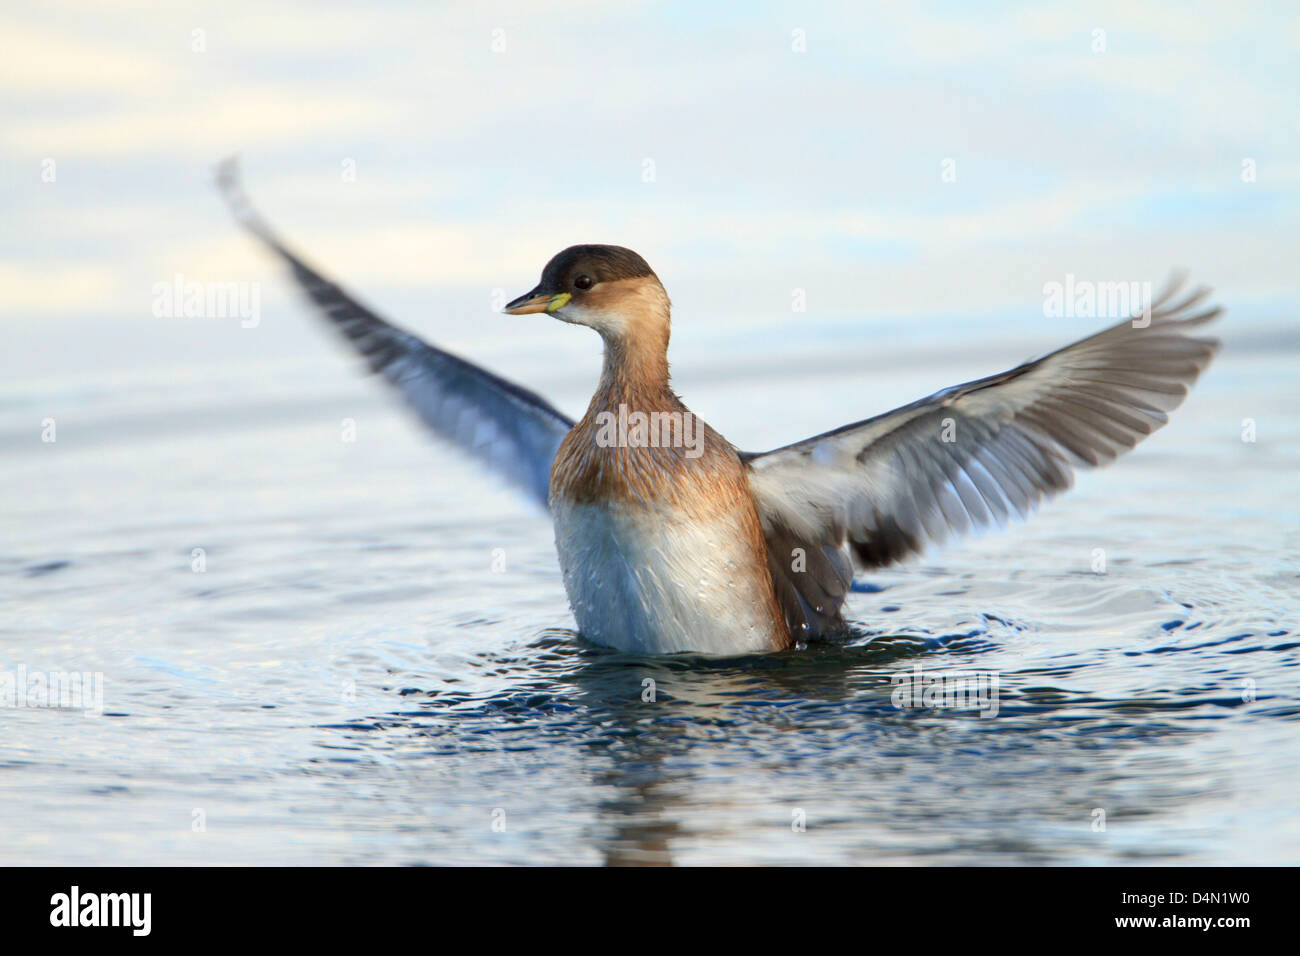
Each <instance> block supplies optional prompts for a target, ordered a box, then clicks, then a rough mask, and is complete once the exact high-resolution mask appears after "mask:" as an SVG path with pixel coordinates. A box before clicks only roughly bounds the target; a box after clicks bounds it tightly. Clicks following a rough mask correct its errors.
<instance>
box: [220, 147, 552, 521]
mask: <svg viewBox="0 0 1300 956" xmlns="http://www.w3.org/2000/svg"><path fill="white" fill-rule="evenodd" d="M217 182H218V185H219V186H220V187H221V191H222V193H223V195H224V196H225V198H226V201H227V202H228V203H229V204H230V208H231V210H232V212H233V213H234V215H235V218H236V219H237V220H238V221H239V223H240V224H241V225H243V226H244V228H246V229H247V230H248V231H249V232H251V233H252V234H253V235H254V236H256V237H257V238H258V239H260V240H261V241H262V242H263V243H265V244H266V246H267V247H269V248H270V249H271V250H272V251H273V252H275V253H276V254H277V255H279V256H280V258H282V259H283V260H284V261H285V262H287V263H288V264H289V268H290V269H292V270H293V277H294V278H295V279H296V280H297V281H298V285H299V286H300V287H301V288H302V290H303V291H304V292H305V293H306V294H307V296H308V298H310V300H311V301H312V303H313V304H314V305H315V306H316V308H317V310H319V313H320V315H321V317H322V318H324V319H326V320H327V321H328V322H329V324H330V325H331V326H332V327H333V328H334V329H335V330H336V331H338V332H339V333H340V334H341V335H342V336H343V337H344V338H345V339H346V340H347V341H348V343H349V344H351V346H352V347H353V348H354V349H355V350H356V351H357V352H358V353H360V354H361V355H362V356H363V357H364V358H365V359H366V361H367V363H368V364H369V366H370V370H371V371H372V372H377V373H379V374H381V375H383V376H384V378H385V379H387V381H388V382H389V384H391V385H392V386H393V387H394V388H396V389H397V391H398V392H399V393H400V394H401V396H402V397H403V398H404V399H405V400H406V402H407V403H408V404H409V405H410V406H411V407H412V408H414V409H415V411H416V412H417V413H418V414H419V416H420V418H422V419H423V420H424V422H425V424H427V425H428V426H429V427H430V428H431V429H432V430H433V432H434V433H435V434H437V435H438V436H439V437H441V438H443V439H445V440H446V441H448V442H450V443H452V444H454V445H456V446H458V447H459V448H461V449H462V450H463V451H465V452H467V453H469V454H470V455H471V456H473V457H474V458H477V459H478V460H479V461H481V462H483V463H484V464H486V465H488V466H489V467H490V468H492V469H493V470H495V471H496V472H497V473H498V474H500V475H501V476H502V477H504V478H505V479H506V480H507V481H508V482H510V483H511V484H513V485H515V486H517V487H520V488H522V489H523V490H524V491H526V492H527V493H528V494H529V495H530V496H531V497H532V499H533V500H534V501H536V502H537V503H539V504H541V506H542V507H543V508H545V507H546V499H547V488H548V485H549V481H550V472H551V462H552V461H553V460H554V459H555V453H556V451H557V450H558V449H559V447H560V442H561V440H563V438H564V436H565V435H566V434H568V432H569V429H571V428H572V427H573V421H572V420H571V419H569V418H567V417H566V416H565V415H563V414H562V413H560V412H559V411H557V410H556V409H555V408H554V407H553V406H552V405H551V404H550V403H549V402H547V401H546V400H545V399H544V398H542V397H541V396H540V395H537V394H536V393H534V392H531V391H529V390H528V389H526V388H523V387H521V386H519V385H516V384H514V383H513V382H509V381H506V380H505V379H503V378H501V377H500V376H497V375H493V374H492V373H491V372H489V371H487V370H486V369H483V368H480V367H479V366H477V365H474V364H473V363H471V362H467V361H465V360H464V359H462V358H459V357H457V356H455V355H452V354H451V353H450V352H445V351H443V350H442V349H439V348H435V347H434V346H432V345H429V344H428V343H427V342H424V341H421V340H420V339H419V338H417V337H416V336H414V335H412V334H411V333H409V332H406V331H404V330H402V329H400V328H398V327H397V326H395V325H392V324H390V323H388V322H386V321H385V320H384V319H382V318H380V317H379V316H377V315H375V314H374V313H373V312H371V311H370V310H369V309H367V308H366V307H365V306H363V305H361V304H360V303H359V302H357V301H356V300H355V299H353V298H352V297H351V296H350V295H348V293H347V292H346V291H344V290H343V289H342V288H341V287H339V286H338V285H336V284H335V283H333V282H331V281H330V280H329V279H327V278H325V277H324V276H322V275H321V274H320V273H318V272H317V271H316V270H315V269H313V268H311V267H310V266H309V265H307V264H306V263H305V262H303V261H302V260H301V259H300V258H298V256H297V255H295V254H294V253H293V252H292V251H290V250H289V249H288V247H286V246H285V244H284V243H283V242H282V241H281V240H280V238H279V237H278V236H277V235H276V234H275V233H274V232H273V231H272V230H271V228H270V227H269V226H268V225H267V224H266V223H265V222H264V221H263V220H262V218H261V217H260V216H259V215H258V214H257V213H256V211H254V209H253V207H252V205H251V204H250V203H249V201H248V197H247V196H246V195H245V194H244V191H243V188H242V187H241V186H240V184H239V173H238V169H237V167H236V166H235V163H234V161H233V160H227V161H226V162H224V163H222V164H221V166H220V167H219V169H218V174H217Z"/></svg>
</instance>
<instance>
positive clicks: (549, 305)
mask: <svg viewBox="0 0 1300 956" xmlns="http://www.w3.org/2000/svg"><path fill="white" fill-rule="evenodd" d="M571 298H573V296H571V295H570V294H569V293H567V292H560V293H558V294H556V295H550V294H548V293H537V292H529V293H527V294H526V295H521V296H520V297H519V298H517V299H515V300H514V301H513V302H507V303H506V307H505V308H504V309H502V310H501V311H502V312H505V313H507V314H509V315H528V314H530V313H533V312H546V313H548V314H549V313H551V312H554V311H555V310H556V309H562V308H564V305H565V303H566V302H568V301H569V300H570V299H571Z"/></svg>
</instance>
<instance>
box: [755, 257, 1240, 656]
mask: <svg viewBox="0 0 1300 956" xmlns="http://www.w3.org/2000/svg"><path fill="white" fill-rule="evenodd" d="M1180 285H1181V280H1180V279H1175V280H1174V281H1172V282H1171V283H1170V284H1169V286H1168V288H1167V289H1166V290H1165V292H1164V293H1163V294H1162V295H1160V296H1159V297H1157V299H1156V300H1155V301H1154V302H1153V303H1151V305H1150V306H1149V307H1148V309H1147V310H1146V311H1145V312H1144V313H1142V314H1141V315H1139V316H1136V317H1134V318H1132V319H1126V320H1125V321H1123V322H1121V323H1119V324H1118V325H1114V326H1111V327H1110V328H1108V329H1105V330H1103V331H1101V332H1098V333H1097V334H1095V335H1092V336H1089V337H1088V338H1086V339H1083V340H1081V341H1079V342H1075V343H1074V344H1073V345H1069V346H1066V347H1065V348H1063V349H1060V350H1059V351H1056V352H1053V353H1051V354H1050V355H1047V356H1045V357H1043V358H1040V359H1038V360H1036V361H1032V362H1026V363H1025V364H1024V365H1021V366H1019V367H1017V368H1014V369H1012V370H1011V371H1009V372H1004V373H1003V374H1001V375H992V376H990V377H988V378H983V379H979V380H978V381H974V382H968V383H966V384H965V385H958V386H955V387H953V388H949V389H945V390H943V391H941V392H937V393H935V394H934V395H931V396H930V397H929V398H923V399H921V400H920V401H918V402H913V403H912V404H911V405H905V406H903V407H902V408H899V409H896V410H894V411H892V412H887V413H886V414H884V415H878V416H877V417H875V418H869V419H867V420H866V421H862V422H858V423H856V424H853V425H846V426H844V427H843V428H838V429H836V430H835V431H831V432H827V433H826V434H824V435H818V436H816V437H815V438H809V439H807V440H806V441H801V442H798V443H796V444H793V445H788V446H786V447H784V448H778V449H775V450H774V451H769V452H764V453H762V454H748V453H741V457H742V459H744V460H746V461H747V462H748V463H749V464H750V466H751V468H752V472H751V475H750V484H751V487H752V488H753V491H754V495H755V497H756V499H757V502H758V511H759V516H760V518H761V519H762V522H763V528H764V532H765V533H766V536H767V541H768V552H769V560H770V564H771V568H772V576H773V580H774V582H775V585H776V588H777V594H778V597H779V598H780V599H781V603H782V606H783V608H784V609H785V612H786V617H787V619H788V620H789V621H790V625H791V630H792V632H793V633H795V634H796V635H798V634H800V633H803V634H810V633H811V634H814V635H815V634H818V633H823V632H824V631H826V630H827V629H829V628H831V627H833V626H835V625H836V624H837V623H838V621H839V607H840V605H841V604H842V603H843V600H844V597H845V594H846V592H847V591H848V588H849V585H850V584H851V583H852V572H853V564H852V563H851V562H850V560H849V558H850V556H851V557H852V558H853V559H854V561H853V563H856V564H857V565H858V566H859V567H861V568H873V567H881V566H884V565H888V564H893V563H894V562H896V561H900V560H902V559H904V558H907V557H910V556H911V555H914V554H917V553H919V552H920V551H921V550H922V549H923V548H924V547H925V546H926V544H927V543H929V542H939V541H942V540H944V539H946V538H948V537H950V536H952V535H955V534H961V533H963V532H966V531H968V530H970V529H972V528H976V527H982V526H988V525H994V524H1001V523H1003V522H1005V521H1006V520H1007V519H1009V518H1012V517H1024V516H1025V515H1027V514H1028V513H1029V512H1030V511H1031V510H1033V508H1034V507H1035V506H1037V504H1038V503H1039V502H1040V501H1041V500H1042V499H1043V498H1045V497H1047V496H1050V495H1053V494H1055V493H1057V492H1060V491H1063V490H1064V489H1066V488H1068V487H1069V486H1070V484H1071V483H1072V481H1073V477H1074V469H1075V468H1076V467H1081V466H1092V467H1095V466H1098V465H1104V464H1107V463H1109V462H1111V461H1113V460H1114V459H1115V458H1116V456H1118V455H1119V454H1120V453H1122V452H1124V451H1127V450H1128V449H1130V448H1132V447H1133V446H1134V445H1136V444H1137V443H1138V442H1139V441H1141V440H1142V439H1143V438H1145V437H1146V436H1147V435H1149V434H1151V433H1152V432H1154V431H1155V430H1156V429H1158V428H1159V427H1160V426H1162V425H1164V424H1165V422H1166V421H1167V420H1168V413H1169V412H1170V411H1172V410H1173V409H1174V408H1176V407H1178V405H1179V404H1181V403H1182V401H1183V398H1184V397H1185V396H1186V395H1187V390H1188V387H1189V386H1190V385H1191V384H1192V383H1193V382H1195V381H1196V378H1197V376H1199V375H1200V373H1201V372H1202V371H1203V370H1204V369H1205V367H1206V365H1208V364H1209V362H1210V359H1211V358H1212V357H1213V355H1214V353H1215V351H1216V349H1217V348H1218V344H1219V343H1218V342H1217V341H1216V340H1214V339H1208V338H1197V337H1195V336H1194V335H1192V334H1191V333H1192V330H1194V329H1196V328H1197V327H1199V326H1201V325H1204V324H1205V323H1206V322H1209V321H1210V320H1211V319H1213V318H1215V317H1216V316H1217V315H1218V314H1219V313H1220V312H1221V311H1222V310H1221V309H1220V308H1218V307H1214V308H1207V307H1204V306H1203V303H1204V301H1205V299H1206V297H1207V296H1208V295H1209V294H1210V290H1209V289H1206V288H1201V289H1197V290H1195V291H1194V292H1192V293H1190V294H1189V295H1186V296H1182V297H1179V296H1178V290H1179V286H1180ZM796 549H801V550H798V551H796Z"/></svg>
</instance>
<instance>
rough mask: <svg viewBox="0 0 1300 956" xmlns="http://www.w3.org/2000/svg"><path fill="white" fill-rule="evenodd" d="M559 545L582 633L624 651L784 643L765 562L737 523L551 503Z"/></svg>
mask: <svg viewBox="0 0 1300 956" xmlns="http://www.w3.org/2000/svg"><path fill="white" fill-rule="evenodd" d="M551 511H552V514H553V516H554V519H555V546H556V550H557V551H558V552H559V556H560V569H561V570H562V571H563V572H564V587H565V590H566V591H568V594H569V603H570V605H571V606H572V608H573V616H574V617H575V618H577V621H578V630H579V631H581V632H582V636H583V637H585V638H587V639H588V640H590V641H594V642H595V643H597V644H604V645H606V646H608V647H614V648H617V649H619V650H621V651H627V652H629V653H645V654H670V653H673V652H678V651H696V652H700V653H705V654H743V653H749V652H754V651H769V650H773V649H775V648H777V647H780V646H781V643H782V641H783V639H784V636H785V635H784V634H781V633H778V632H777V630H776V627H775V625H774V622H773V621H772V619H771V618H770V617H769V616H767V615H766V614H765V613H764V609H765V608H767V607H769V606H770V604H769V602H768V601H766V600H763V599H762V596H761V595H759V594H757V593H755V589H756V588H757V587H759V586H770V585H768V584H767V581H766V577H765V570H764V566H763V565H761V563H760V562H762V561H764V560H765V558H764V557H763V556H756V555H754V554H753V553H752V552H751V551H750V550H748V548H747V547H746V545H747V541H746V538H745V536H744V534H743V532H742V529H741V527H740V525H739V521H735V520H731V519H721V520H718V521H716V522H714V523H713V524H711V525H708V526H701V525H699V524H696V523H691V522H686V521H683V520H681V519H680V516H677V515H676V514H675V513H674V512H672V511H671V510H669V509H666V508H654V507H653V506H651V510H637V511H634V510H628V509H623V508H614V507H606V506H603V505H593V504H572V503H569V502H565V501H562V500H555V499H553V500H552V502H551Z"/></svg>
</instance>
